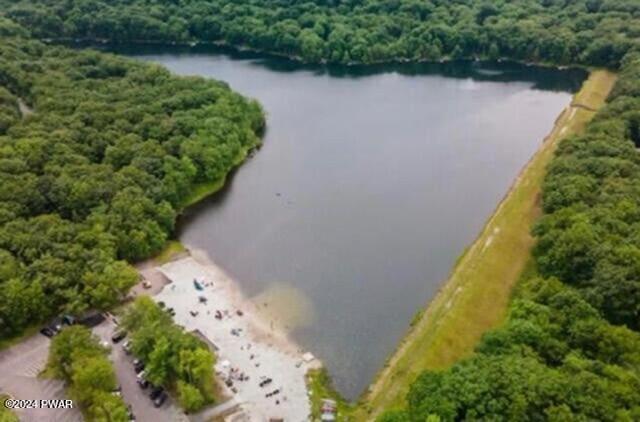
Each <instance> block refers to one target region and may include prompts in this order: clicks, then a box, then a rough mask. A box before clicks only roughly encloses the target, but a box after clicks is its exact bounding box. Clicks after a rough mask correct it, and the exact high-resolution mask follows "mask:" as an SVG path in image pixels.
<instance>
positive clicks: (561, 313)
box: [380, 53, 640, 422]
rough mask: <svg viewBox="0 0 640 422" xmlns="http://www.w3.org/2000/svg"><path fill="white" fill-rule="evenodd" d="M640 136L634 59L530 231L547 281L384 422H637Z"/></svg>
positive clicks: (537, 283)
mask: <svg viewBox="0 0 640 422" xmlns="http://www.w3.org/2000/svg"><path fill="white" fill-rule="evenodd" d="M639 128H640V54H638V53H633V54H629V55H627V57H625V59H624V61H623V66H622V69H621V71H620V77H619V80H618V82H617V84H616V85H615V87H614V90H613V92H612V94H611V95H610V98H609V101H608V104H607V105H606V107H605V108H603V109H602V110H601V111H600V112H599V113H598V114H597V115H596V117H595V118H594V120H593V121H592V122H591V123H590V124H589V126H588V128H587V130H586V131H585V132H584V133H583V134H581V135H578V136H574V137H571V138H568V139H565V140H563V141H562V142H561V144H560V146H559V149H558V152H557V154H556V157H555V158H554V160H553V161H552V163H551V166H550V168H549V169H548V173H547V175H546V177H545V182H544V186H543V204H544V211H545V215H544V216H543V217H542V218H541V219H540V220H539V221H538V222H537V223H536V224H535V226H534V228H533V232H534V234H535V235H536V236H537V237H538V241H537V245H536V246H535V249H534V258H535V262H536V264H537V267H538V271H539V273H540V277H536V278H533V279H531V280H528V281H526V282H524V283H523V286H521V287H520V291H519V292H518V294H517V295H516V297H515V298H514V300H513V301H512V303H511V305H510V308H509V314H508V317H507V321H506V323H505V324H504V326H502V327H500V328H498V329H496V330H493V331H491V332H489V333H487V334H485V335H484V336H483V339H482V341H481V344H480V345H479V346H478V347H477V349H476V353H475V354H474V356H473V357H471V358H469V359H466V360H464V361H462V362H459V363H457V364H455V365H454V366H453V367H452V368H450V369H448V370H446V371H427V372H424V373H423V374H421V376H420V377H419V378H418V380H417V381H416V382H415V383H414V384H413V385H412V386H411V389H410V393H409V395H408V397H407V401H408V406H407V408H406V409H404V410H402V411H396V412H390V413H388V414H386V415H384V416H383V417H381V418H380V420H381V421H384V422H407V421H425V420H428V418H429V417H430V416H431V417H432V418H435V417H436V416H437V417H439V418H440V419H441V420H443V421H453V420H518V421H535V420H549V421H580V420H598V421H638V420H640V333H639V332H638V330H639V329H640V154H639V153H638V150H637V149H636V148H637V147H636V144H640V131H639ZM634 142H635V143H634ZM560 280H562V282H561V281H560Z"/></svg>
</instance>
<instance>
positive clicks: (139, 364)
mask: <svg viewBox="0 0 640 422" xmlns="http://www.w3.org/2000/svg"><path fill="white" fill-rule="evenodd" d="M133 369H134V370H135V371H136V374H139V373H141V372H142V371H143V370H144V362H143V361H142V360H140V359H134V360H133Z"/></svg>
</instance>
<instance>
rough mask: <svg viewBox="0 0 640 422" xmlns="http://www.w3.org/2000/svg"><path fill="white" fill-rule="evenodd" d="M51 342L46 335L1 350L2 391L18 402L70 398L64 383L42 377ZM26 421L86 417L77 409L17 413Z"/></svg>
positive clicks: (50, 421)
mask: <svg viewBox="0 0 640 422" xmlns="http://www.w3.org/2000/svg"><path fill="white" fill-rule="evenodd" d="M49 343H50V340H49V339H48V338H47V337H45V336H43V335H42V334H35V335H33V336H31V337H29V338H28V339H26V340H24V341H22V342H20V343H19V344H16V345H15V346H13V347H10V348H8V349H6V350H3V351H0V374H1V375H2V376H0V392H3V393H7V394H9V395H10V396H12V397H13V398H15V399H19V400H33V399H37V400H40V399H48V400H53V399H59V400H62V399H66V398H67V397H65V394H64V393H65V391H64V383H63V382H62V381H59V380H53V379H43V378H38V374H39V373H40V371H42V369H44V367H45V365H46V363H47V356H48V353H49ZM16 413H17V414H18V416H19V417H20V420H21V421H23V422H41V421H47V422H80V421H82V420H83V419H82V414H81V413H80V411H79V410H78V409H77V408H74V409H25V410H20V411H16Z"/></svg>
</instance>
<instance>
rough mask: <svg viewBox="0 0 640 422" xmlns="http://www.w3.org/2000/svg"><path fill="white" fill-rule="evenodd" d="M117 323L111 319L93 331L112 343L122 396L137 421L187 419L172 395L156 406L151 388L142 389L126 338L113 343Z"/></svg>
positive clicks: (160, 421) (170, 421) (113, 357)
mask: <svg viewBox="0 0 640 422" xmlns="http://www.w3.org/2000/svg"><path fill="white" fill-rule="evenodd" d="M115 328H116V325H115V324H114V323H113V322H112V321H111V320H109V319H107V320H106V321H104V322H102V323H101V324H100V325H98V326H96V327H94V329H93V332H94V333H95V334H96V335H98V336H99V337H100V339H101V340H102V341H105V342H108V343H109V344H110V345H111V360H112V362H113V365H114V368H115V371H116V375H117V377H118V382H119V383H120V387H121V388H122V391H121V394H122V398H123V400H124V401H125V403H127V404H128V405H130V406H131V410H132V411H133V414H134V416H135V418H136V420H137V421H152V422H165V421H166V422H173V421H187V420H188V419H187V417H186V415H185V414H184V413H183V412H182V411H181V410H180V409H179V408H178V407H177V406H175V404H174V403H173V401H172V399H171V397H169V398H168V399H167V401H165V402H164V404H163V405H162V406H161V407H159V408H156V407H155V406H154V405H153V402H152V400H151V399H150V398H149V396H148V394H149V392H150V389H149V388H147V389H142V388H140V386H139V385H138V383H137V378H136V373H135V371H134V369H133V357H132V356H131V355H127V354H126V353H125V352H124V350H123V348H122V344H123V343H124V341H125V340H126V339H124V340H122V341H120V342H118V343H117V344H113V342H112V341H111V336H112V335H113V333H114V331H115Z"/></svg>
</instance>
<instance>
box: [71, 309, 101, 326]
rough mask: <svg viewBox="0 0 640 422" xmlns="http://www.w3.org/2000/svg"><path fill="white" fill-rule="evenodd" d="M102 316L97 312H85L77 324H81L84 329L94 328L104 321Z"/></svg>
mask: <svg viewBox="0 0 640 422" xmlns="http://www.w3.org/2000/svg"><path fill="white" fill-rule="evenodd" d="M105 319H106V318H105V316H104V314H102V313H101V312H98V311H92V312H87V313H86V314H84V315H83V316H82V317H81V318H78V321H77V323H78V324H82V325H84V326H85V327H89V328H92V327H95V326H97V325H100V324H101V323H102V322H103V321H104V320H105Z"/></svg>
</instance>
